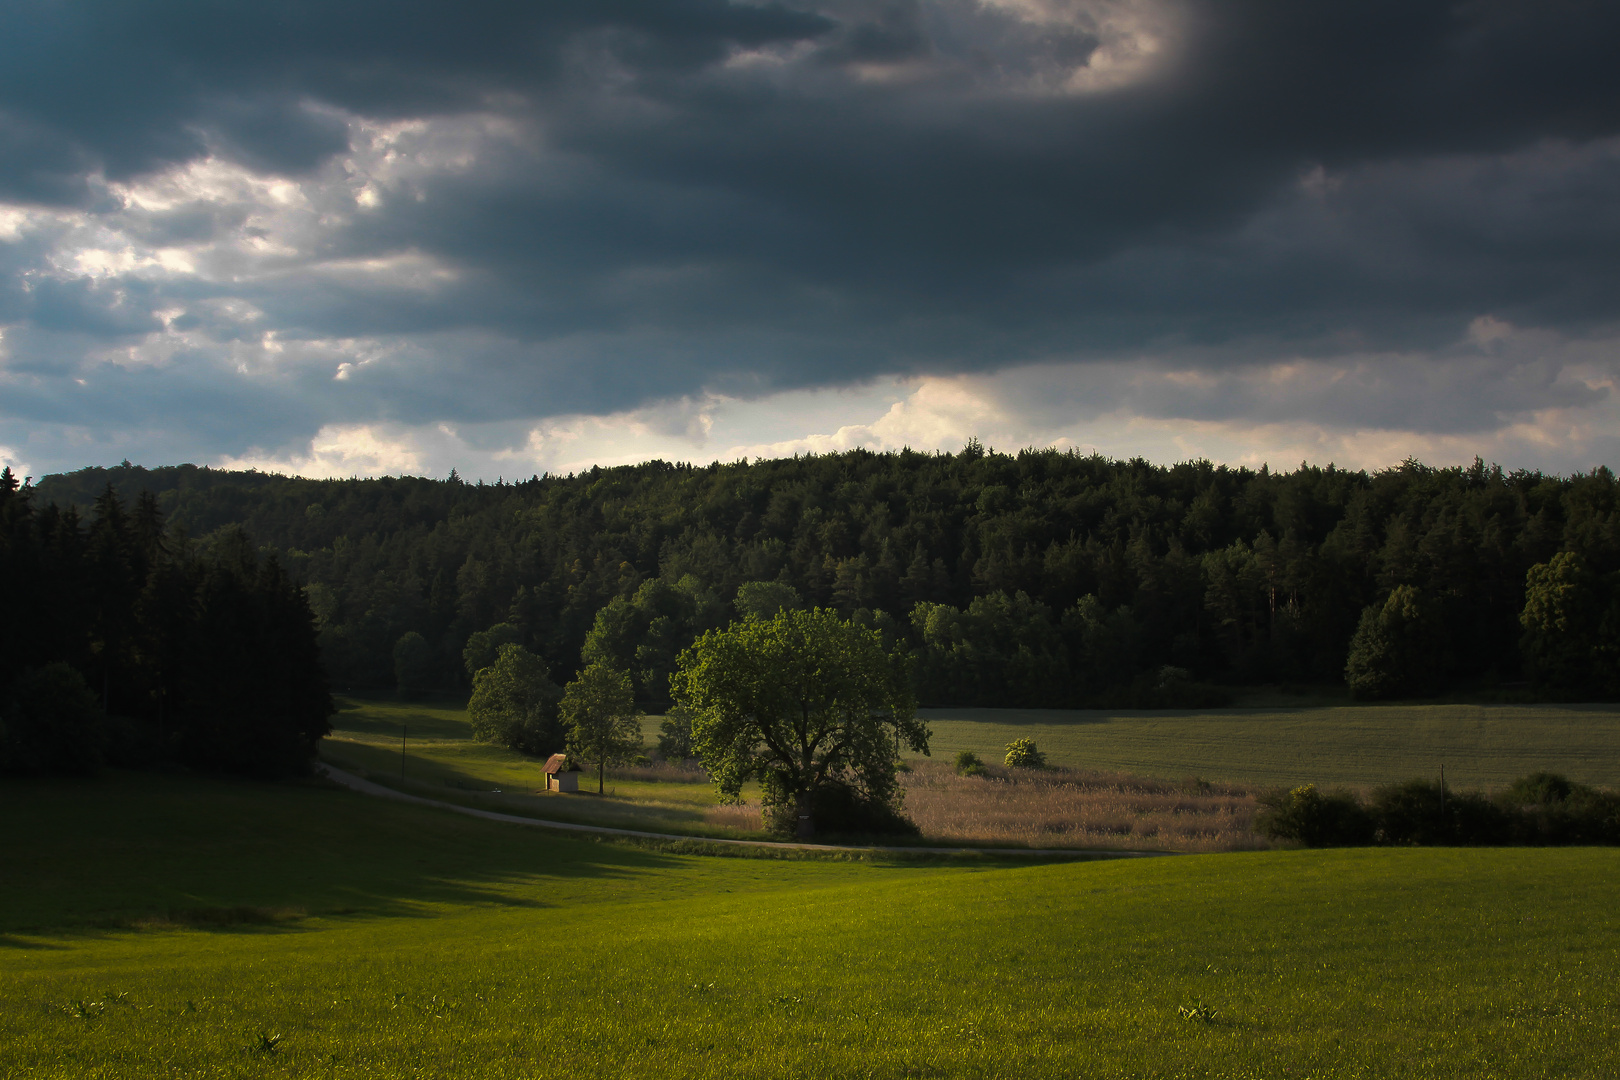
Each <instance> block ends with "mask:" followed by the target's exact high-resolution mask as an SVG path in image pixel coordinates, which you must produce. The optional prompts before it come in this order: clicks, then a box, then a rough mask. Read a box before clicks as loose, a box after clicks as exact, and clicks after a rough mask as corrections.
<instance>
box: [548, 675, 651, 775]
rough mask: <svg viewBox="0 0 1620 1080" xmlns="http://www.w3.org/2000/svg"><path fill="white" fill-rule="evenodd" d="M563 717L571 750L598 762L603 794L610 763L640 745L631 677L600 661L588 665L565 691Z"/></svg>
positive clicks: (637, 716)
mask: <svg viewBox="0 0 1620 1080" xmlns="http://www.w3.org/2000/svg"><path fill="white" fill-rule="evenodd" d="M562 716H563V722H564V723H565V724H567V725H568V749H569V751H570V752H571V753H573V754H577V755H578V756H579V757H580V758H581V759H582V760H584V761H594V762H596V793H597V794H598V795H600V794H601V793H602V788H603V782H602V781H603V774H604V772H605V770H606V767H607V763H608V762H609V761H617V760H620V759H621V758H624V757H627V756H629V755H630V754H632V753H634V752H635V751H636V750H639V749H640V748H641V713H640V711H639V710H638V709H637V708H636V695H635V691H634V690H633V689H632V688H631V686H630V676H629V675H628V674H627V673H625V672H623V671H618V670H615V669H614V668H611V667H609V666H608V665H607V664H604V663H602V662H600V661H598V662H596V663H594V664H587V665H585V669H584V670H583V671H581V672H580V673H579V678H577V679H575V680H574V681H573V682H571V683H569V684H568V686H567V688H566V689H565V690H563V697H562Z"/></svg>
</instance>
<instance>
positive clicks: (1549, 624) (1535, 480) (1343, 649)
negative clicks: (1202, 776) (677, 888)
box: [33, 443, 1620, 708]
mask: <svg viewBox="0 0 1620 1080" xmlns="http://www.w3.org/2000/svg"><path fill="white" fill-rule="evenodd" d="M108 485H111V487H112V488H113V489H114V490H116V491H118V492H121V493H123V494H124V495H125V497H126V498H133V497H134V495H135V494H136V493H138V492H141V491H148V492H150V493H152V494H153V496H154V500H153V501H154V505H155V507H156V508H157V509H158V510H160V511H161V512H162V513H164V514H166V515H167V517H168V520H169V521H170V522H172V523H174V524H175V525H177V526H179V527H181V528H183V529H184V530H185V532H186V533H187V534H189V535H192V536H198V537H203V538H204V539H205V541H206V542H207V543H214V542H215V540H214V538H215V537H217V536H220V535H223V534H221V532H220V530H238V532H233V533H232V535H244V534H245V535H246V536H250V537H252V538H253V540H254V541H255V542H256V544H257V545H259V548H258V552H257V554H256V558H257V559H258V560H259V564H260V565H261V566H264V565H272V563H271V560H274V562H273V565H275V566H276V567H278V568H280V569H278V571H277V572H278V573H281V574H284V575H285V577H286V578H287V579H288V580H291V581H296V582H298V583H300V584H301V585H302V586H303V594H304V596H305V597H307V600H308V603H309V606H310V608H311V609H312V611H313V613H314V616H315V619H316V622H317V625H318V626H319V640H320V649H321V655H322V657H323V658H324V662H325V664H326V667H327V670H328V671H329V672H330V674H331V677H332V679H333V680H334V682H335V684H337V685H340V686H354V687H383V686H393V685H396V684H398V685H400V686H402V687H403V688H405V689H407V690H430V689H434V688H443V689H451V688H458V687H465V686H466V685H468V683H469V680H470V678H471V672H475V671H477V670H479V667H478V665H477V664H475V663H474V662H473V661H471V660H470V659H469V656H470V655H471V654H472V653H479V652H481V653H483V654H485V655H487V656H488V657H490V658H493V656H494V655H495V652H496V651H497V650H498V648H499V646H500V645H501V644H508V643H511V644H520V645H522V646H523V647H524V648H525V649H526V650H528V651H530V652H532V653H533V654H535V655H536V656H538V657H540V658H541V659H542V660H543V661H544V663H545V664H546V666H547V669H548V670H549V671H550V672H552V673H553V674H554V676H556V677H557V678H558V680H559V681H561V682H566V681H568V680H569V679H570V678H572V676H573V673H575V672H577V671H578V670H579V669H580V668H581V666H582V665H583V664H585V663H588V662H592V661H599V662H602V663H606V664H610V665H611V666H613V667H616V668H618V669H619V670H623V671H626V672H628V673H629V674H630V676H631V680H632V684H633V687H634V692H635V694H636V697H637V699H638V701H639V702H641V703H642V704H643V705H646V706H648V707H659V708H661V707H663V706H664V705H665V704H667V701H668V693H669V681H668V680H669V675H670V673H671V671H673V670H674V666H675V661H676V657H677V656H678V655H679V653H680V652H681V650H682V649H684V648H686V647H687V646H688V645H690V644H691V642H692V641H693V640H695V639H696V638H697V637H698V636H699V635H700V634H701V633H703V632H704V631H706V630H709V629H714V628H717V627H721V626H724V625H726V624H728V623H729V622H730V621H732V620H733V619H734V618H736V617H738V616H739V615H740V614H742V613H744V611H745V610H746V609H747V608H748V607H749V606H750V605H758V604H765V605H766V607H767V609H768V610H776V609H779V608H781V607H784V606H786V607H793V606H802V607H827V608H831V609H834V610H836V611H838V612H839V613H841V614H842V615H843V616H845V617H847V618H850V619H853V620H855V621H857V622H859V623H861V624H863V625H865V626H868V627H872V628H876V629H878V630H880V631H881V632H882V633H883V635H884V636H885V638H886V639H887V640H889V641H890V642H892V643H894V644H900V645H904V646H906V647H907V648H909V649H910V650H911V653H912V655H913V658H914V659H913V672H914V678H915V682H916V690H917V695H918V699H919V701H920V702H921V703H922V704H925V705H939V704H974V705H1019V706H1078V705H1088V704H1090V705H1140V706H1156V705H1160V706H1163V705H1197V704H1204V703H1214V702H1215V701H1216V700H1218V699H1219V697H1220V695H1221V693H1222V690H1221V687H1222V686H1226V685H1237V684H1253V683H1261V682H1311V683H1330V682H1333V683H1337V682H1348V683H1349V685H1350V687H1351V689H1352V690H1353V691H1355V692H1356V693H1357V694H1359V695H1361V696H1364V697H1392V696H1420V695H1424V694H1430V693H1436V692H1442V691H1445V690H1447V689H1449V688H1453V687H1458V686H1476V687H1477V686H1481V685H1493V684H1500V683H1503V682H1510V683H1511V682H1516V681H1521V680H1528V681H1533V682H1534V683H1535V684H1537V686H1538V688H1539V692H1541V693H1544V694H1547V695H1550V696H1570V697H1606V696H1612V695H1614V694H1616V693H1617V692H1620V662H1617V661H1620V587H1617V586H1620V518H1617V516H1616V506H1617V491H1616V481H1615V477H1614V475H1613V474H1612V473H1610V472H1609V471H1608V470H1607V469H1598V470H1595V471H1593V472H1591V473H1588V474H1582V475H1575V476H1569V477H1560V476H1551V475H1546V474H1542V473H1539V472H1526V471H1513V472H1508V471H1504V470H1502V469H1500V468H1498V467H1494V466H1487V465H1485V464H1483V463H1481V462H1479V461H1477V460H1476V461H1475V463H1474V464H1473V465H1472V466H1470V467H1466V468H1447V469H1437V468H1431V467H1428V466H1425V465H1422V464H1420V463H1418V462H1415V461H1408V462H1406V463H1404V464H1403V465H1401V466H1399V467H1396V468H1393V469H1388V470H1384V471H1380V472H1374V473H1368V472H1363V471H1352V470H1344V469H1337V468H1334V467H1332V466H1329V467H1327V468H1318V467H1313V466H1305V465H1302V466H1301V467H1300V468H1298V469H1296V470H1294V471H1293V472H1286V473H1284V472H1272V471H1270V470H1269V469H1267V468H1264V467H1262V468H1260V469H1258V470H1253V469H1248V468H1232V467H1226V466H1217V465H1213V464H1211V463H1209V462H1202V461H1200V462H1187V463H1183V464H1178V465H1173V466H1156V465H1152V464H1149V463H1147V462H1145V461H1141V460H1131V461H1114V460H1108V459H1104V458H1102V457H1099V456H1084V455H1079V454H1075V453H1072V452H1059V451H1054V450H1026V451H1023V452H1020V453H1017V454H1001V453H993V452H987V451H985V450H984V448H982V447H981V446H979V445H978V444H977V443H970V444H969V445H968V446H967V447H966V448H964V449H963V450H962V451H961V452H960V453H956V454H937V453H918V452H912V451H902V452H899V453H887V454H877V453H871V452H867V451H850V452H847V453H840V454H830V455H818V456H808V457H795V458H786V459H779V460H771V461H755V462H735V463H730V464H722V463H715V464H713V465H710V466H707V467H700V466H691V465H684V464H670V463H666V462H661V461H651V462H647V463H645V464H641V465H634V466H622V467H615V468H606V469H604V468H593V469H590V470H587V471H584V472H580V473H577V474H573V475H569V476H546V477H534V478H531V479H529V480H527V481H521V482H517V483H505V482H498V483H495V484H469V483H465V482H463V481H461V480H460V479H459V478H457V477H456V476H455V475H454V474H452V475H451V477H450V478H449V479H447V480H431V479H423V478H414V477H384V478H379V479H370V480H359V479H354V480H309V479H301V478H296V477H282V476H275V475H268V474H263V473H255V472H229V471H222V470H211V469H206V468H198V467H195V466H179V467H173V468H161V469H152V470H146V469H141V468H138V467H136V466H132V465H128V464H127V463H126V464H125V465H123V466H120V467H117V468H113V469H87V470H82V471H80V472H77V473H71V474H65V475H60V476H53V477H47V478H46V479H45V480H43V481H41V482H40V483H39V484H38V485H37V487H36V488H35V489H34V492H33V498H34V500H35V501H37V502H40V503H42V504H43V503H57V504H60V505H63V506H67V505H69V504H72V505H79V506H85V507H90V506H91V505H92V503H93V501H94V499H95V498H96V495H97V493H99V492H101V491H103V490H104V489H106V488H107V487H108ZM62 512H65V511H62ZM90 516H91V519H92V525H91V529H92V531H93V530H94V528H95V525H94V521H95V520H96V513H95V512H94V510H93V509H92V510H91V515H90ZM243 557H245V556H243ZM744 586H747V587H746V588H745V587H744ZM762 590H763V591H762Z"/></svg>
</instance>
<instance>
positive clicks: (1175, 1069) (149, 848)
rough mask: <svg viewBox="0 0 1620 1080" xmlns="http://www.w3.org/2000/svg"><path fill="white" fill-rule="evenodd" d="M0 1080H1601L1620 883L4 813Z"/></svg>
mask: <svg viewBox="0 0 1620 1080" xmlns="http://www.w3.org/2000/svg"><path fill="white" fill-rule="evenodd" d="M0 820H4V821H5V822H6V829H5V833H4V840H3V844H4V847H3V855H4V857H3V858H0V874H3V875H4V876H3V879H0V885H3V888H0V1076H7V1077H10V1076H27V1077H281V1076H286V1077H367V1076H374V1077H410V1076H422V1077H497V1078H499V1077H537V1076H544V1075H559V1074H567V1075H591V1076H603V1077H620V1076H636V1077H645V1076H670V1077H708V1076H714V1077H779V1076H826V1077H849V1076H870V1077H897V1078H898V1077H913V1076H930V1077H955V1076H975V1077H976V1076H987V1077H989V1076H1005V1077H1014V1076H1098V1077H1115V1076H1118V1077H1251V1076H1252V1077H1276V1078H1285V1077H1286V1078H1292V1077H1313V1076H1314V1077H1358V1076H1360V1077H1382V1076H1402V1077H1405V1076H1410V1077H1548V1076H1558V1077H1566V1076H1567V1077H1585V1076H1590V1077H1605V1076H1612V1075H1613V1074H1614V1073H1615V1071H1616V1069H1617V1068H1620V978H1617V977H1620V903H1617V901H1620V852H1616V851H1612V850H1608V849H1543V850H1533V849H1515V850H1448V849H1408V850H1387V849H1364V850H1346V851H1271V852H1260V853H1247V854H1225V855H1196V856H1194V855H1187V856H1169V857H1163V858H1153V859H1141V860H1131V861H1115V862H1087V863H1062V862H1055V863H1048V864H1036V865H1029V864H1027V863H1020V862H1010V861H1009V862H997V861H993V860H988V859H978V860H972V861H954V862H927V861H916V860H912V861H883V860H834V859H819V860H810V859H799V860H780V859H766V858H716V857H712V856H705V855H699V854H690V853H684V852H682V851H681V850H679V849H677V848H672V847H667V848H658V847H635V846H627V845H623V844H618V843H599V842H589V841H582V840H578V839H572V838H567V837H561V836H557V835H554V834H551V833H548V832H547V831H545V830H544V829H537V828H529V827H523V826H516V825H504V824H500V823H495V822H487V821H481V820H476V819H468V818H464V817H461V816H459V815H455V814H451V813H449V812H447V811H442V810H437V809H433V808H429V807H420V806H413V805H400V804H394V803H389V802H385V801H382V800H375V799H368V798H366V797H364V796H361V795H357V794H353V793H350V792H347V791H339V790H334V789H329V788H326V787H324V786H320V785H316V784H308V785H257V784H248V783H242V782H235V781H226V780H217V779H209V778H203V777H196V776H189V775H183V774H180V775H133V774H109V775H106V776H103V777H100V778H95V779H89V780H78V781H65V780H58V781H8V782H7V783H6V784H5V785H4V786H0Z"/></svg>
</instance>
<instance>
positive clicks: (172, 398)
mask: <svg viewBox="0 0 1620 1080" xmlns="http://www.w3.org/2000/svg"><path fill="white" fill-rule="evenodd" d="M1616 41H1620V5H1616V4H1614V3H1612V2H1607V0H1603V2H1583V0H1548V2H1545V3H1537V4H1527V3H1524V2H1522V0H1446V2H1443V3H1442V2H1432V0H1344V2H1329V0H1324V2H1292V0H873V2H864V0H805V2H784V3H775V2H726V0H547V2H546V3H533V2H526V3H521V4H508V3H495V2H486V0H457V2H456V3H454V4H451V3H447V2H433V3H429V2H424V0H389V2H388V3H381V2H378V0H319V2H317V0H262V2H256V3H245V2H244V3H236V2H229V3H228V2H224V0H143V2H142V3H139V4H131V3H128V2H127V0H7V3H5V4H4V5H0V463H4V464H6V465H9V466H10V467H12V468H13V469H14V470H16V471H17V472H19V473H21V474H25V475H36V476H37V475H43V474H46V473H51V472H60V471H66V470H72V469H76V468H80V467H83V466H87V465H97V464H111V463H114V462H117V461H118V460H120V459H125V458H127V459H130V460H132V461H136V462H138V463H141V464H145V465H161V464H173V463H178V462H183V461H189V462H196V463H198V464H209V465H226V466H233V467H253V468H260V469H272V470H277V471H283V472H296V473H301V474H304V475H310V476H350V475H379V474H400V473H410V474H418V475H431V476H443V475H445V474H447V473H448V472H449V471H450V469H451V468H456V469H457V470H458V471H459V473H460V474H461V475H462V476H464V477H467V478H474V477H478V478H483V479H488V480H493V479H495V478H497V477H502V476H504V477H505V478H507V479H512V478H514V477H527V476H529V475H531V474H533V473H546V472H553V473H560V472H571V471H575V470H577V469H580V468H584V467H588V466H590V465H593V464H604V465H606V464H616V463H627V462H636V461H642V460H646V459H648V458H654V457H658V458H663V459H666V460H690V461H696V462H700V463H707V462H709V461H713V460H722V461H730V460H736V459H738V458H743V457H750V458H751V457H770V456H778V455H784V454H792V453H804V452H823V451H830V450H839V449H846V448H851V447H866V448H870V449H874V450H887V449H898V448H900V447H903V446H910V447H913V448H916V449H924V450H929V449H941V450H947V451H952V450H956V449H958V448H960V447H961V446H962V445H963V444H964V443H965V442H966V441H967V440H968V439H969V438H978V439H980V440H981V441H982V442H983V443H984V444H986V445H988V446H991V447H994V448H997V449H1004V450H1016V449H1019V448H1021V447H1026V446H1037V447H1044V446H1056V447H1059V448H1064V449H1068V448H1073V449H1077V450H1080V451H1083V452H1099V453H1103V454H1106V455H1108V456H1111V457H1132V456H1142V457H1146V458H1149V459H1151V460H1154V461H1158V462H1164V463H1168V462H1173V461H1181V460H1188V459H1194V458H1209V459H1212V460H1216V461H1222V462H1229V463H1233V464H1247V465H1255V466H1257V465H1259V464H1260V463H1262V462H1265V463H1269V464H1270V465H1271V466H1272V467H1274V468H1291V467H1293V466H1294V465H1297V464H1298V463H1299V462H1301V461H1309V462H1312V463H1315V464H1324V465H1325V464H1327V463H1329V462H1333V463H1337V464H1339V465H1341V466H1346V467H1355V468H1381V467H1386V466H1389V465H1392V464H1395V463H1397V462H1399V461H1401V460H1403V459H1405V458H1407V457H1417V458H1420V459H1422V460H1424V461H1427V462H1429V463H1431V464H1436V465H1444V464H1452V463H1465V462H1467V461H1470V460H1471V459H1472V458H1473V457H1474V456H1476V455H1478V456H1480V457H1482V458H1484V459H1485V460H1487V461H1495V462H1500V463H1501V464H1503V465H1504V466H1507V467H1509V468H1530V469H1544V470H1550V471H1556V472H1564V473H1567V472H1573V471H1584V470H1588V469H1591V468H1594V467H1597V466H1602V465H1609V466H1615V465H1617V464H1620V64H1615V63H1614V62H1613V57H1612V55H1611V54H1612V51H1613V48H1612V47H1613V44H1614V43H1615V42H1616Z"/></svg>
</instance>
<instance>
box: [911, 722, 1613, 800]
mask: <svg viewBox="0 0 1620 1080" xmlns="http://www.w3.org/2000/svg"><path fill="white" fill-rule="evenodd" d="M922 715H923V716H924V718H926V719H927V721H928V723H929V725H930V726H931V727H932V728H933V731H934V738H933V745H932V750H933V755H934V757H936V758H944V759H945V760H949V759H950V757H951V756H953V755H955V754H956V752H957V751H959V750H972V751H974V752H976V753H978V754H979V755H981V756H983V757H986V758H987V759H988V758H990V757H991V756H992V755H993V756H994V759H995V760H1000V757H1001V754H1002V752H1003V750H1004V748H1005V746H1006V744H1007V743H1009V742H1011V741H1012V740H1013V739H1016V738H1021V737H1023V738H1031V739H1034V740H1035V741H1036V742H1037V743H1038V744H1039V745H1040V747H1041V749H1042V750H1043V751H1045V752H1046V755H1047V758H1048V759H1049V760H1050V761H1051V762H1052V763H1053V764H1056V765H1069V766H1073V767H1076V768H1085V769H1117V770H1121V771H1124V772H1132V773H1139V774H1142V775H1146V776H1157V777H1164V778H1167V779H1178V778H1180V777H1184V776H1188V775H1194V776H1201V777H1203V778H1204V779H1206V780H1220V781H1228V782H1237V783H1253V784H1267V785H1289V786H1292V785H1295V784H1302V783H1306V782H1314V783H1316V784H1319V785H1331V784H1348V785H1357V786H1361V785H1371V784H1381V783H1389V782H1393V781H1398V780H1406V779H1410V778H1411V777H1413V776H1416V775H1424V776H1434V775H1436V774H1437V773H1438V772H1439V769H1440V766H1441V765H1442V764H1443V765H1444V766H1445V767H1446V780H1447V782H1448V783H1451V784H1454V785H1456V786H1458V787H1480V788H1496V787H1505V786H1507V785H1508V784H1510V783H1512V782H1513V781H1514V780H1515V779H1517V778H1518V777H1520V776H1523V775H1524V774H1526V773H1528V772H1532V771H1534V770H1537V769H1548V770H1552V771H1555V772H1562V773H1565V774H1566V775H1568V776H1569V777H1571V778H1572V779H1575V780H1579V781H1581V782H1582V783H1587V784H1597V785H1601V786H1605V787H1620V710H1617V709H1616V708H1615V707H1614V706H1612V705H1382V706H1370V705H1363V706H1329V707H1316V708H1288V707H1284V708H1270V709H1264V708H1262V709H1214V710H1209V711H1206V712H1200V713H1166V712H1137V713H1130V712H1100V711H1083V710H1073V711H1068V710H1054V709H927V710H923V712H922Z"/></svg>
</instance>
